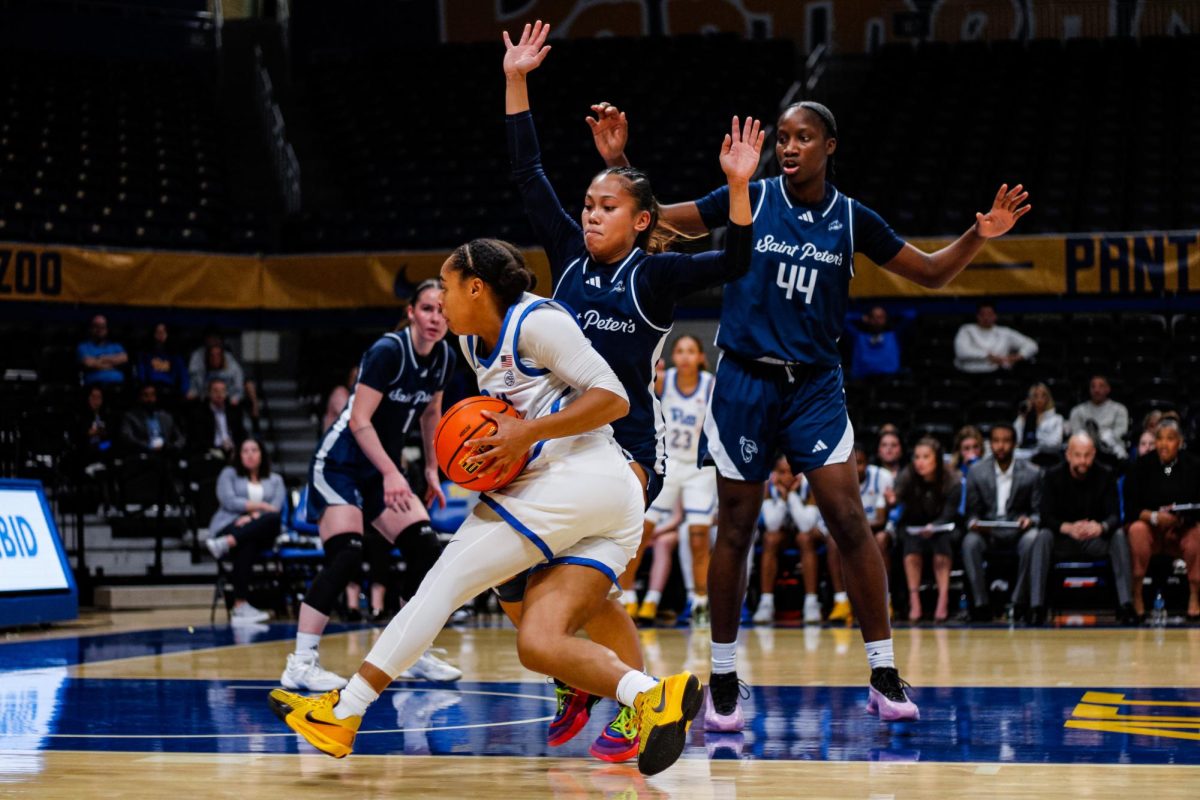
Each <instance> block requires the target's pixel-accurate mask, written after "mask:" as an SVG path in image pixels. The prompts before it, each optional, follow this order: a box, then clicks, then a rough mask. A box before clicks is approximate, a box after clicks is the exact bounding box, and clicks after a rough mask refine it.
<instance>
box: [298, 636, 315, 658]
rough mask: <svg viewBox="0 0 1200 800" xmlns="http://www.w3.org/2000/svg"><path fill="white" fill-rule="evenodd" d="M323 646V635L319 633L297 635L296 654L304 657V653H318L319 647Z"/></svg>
mask: <svg viewBox="0 0 1200 800" xmlns="http://www.w3.org/2000/svg"><path fill="white" fill-rule="evenodd" d="M320 644H321V634H319V633H297V634H296V652H297V653H298V654H301V655H303V654H304V653H308V652H312V653H315V652H317V647H318V646H319V645H320Z"/></svg>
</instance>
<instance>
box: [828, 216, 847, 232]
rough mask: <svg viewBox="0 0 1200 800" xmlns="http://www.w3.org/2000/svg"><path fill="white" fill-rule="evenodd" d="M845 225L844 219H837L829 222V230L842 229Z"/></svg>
mask: <svg viewBox="0 0 1200 800" xmlns="http://www.w3.org/2000/svg"><path fill="white" fill-rule="evenodd" d="M843 227H845V226H843V225H842V221H841V220H840V219H835V220H834V221H833V222H831V223H829V230H831V231H840V230H841V229H842V228H843Z"/></svg>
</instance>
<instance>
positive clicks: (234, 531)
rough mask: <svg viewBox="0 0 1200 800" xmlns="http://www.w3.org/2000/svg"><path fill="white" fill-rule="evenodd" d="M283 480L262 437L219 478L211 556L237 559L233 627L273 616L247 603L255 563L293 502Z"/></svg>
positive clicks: (245, 446)
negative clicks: (275, 470)
mask: <svg viewBox="0 0 1200 800" xmlns="http://www.w3.org/2000/svg"><path fill="white" fill-rule="evenodd" d="M286 496H287V489H286V488H284V485H283V478H281V477H279V475H277V474H275V473H273V472H271V459H270V456H269V455H268V454H267V451H266V448H264V447H263V446H262V443H261V442H259V441H258V440H257V439H246V440H245V441H244V442H242V446H241V447H240V448H239V449H238V452H237V455H236V456H235V457H234V458H233V459H232V462H231V465H230V466H228V467H225V469H223V470H222V471H221V474H220V476H219V477H218V478H217V501H218V502H219V503H220V507H219V508H218V509H217V512H216V513H215V514H213V518H212V521H211V522H209V524H208V531H209V536H210V538H209V539H208V541H207V542H206V544H207V545H208V552H210V553H212V556H213V558H215V559H217V560H220V559H222V558H225V557H226V556H230V558H231V560H232V561H233V580H232V583H233V611H232V612H230V615H229V621H230V622H232V623H233V624H235V625H237V624H252V623H256V622H262V621H264V620H266V619H267V618H268V617H269V616H270V615H269V614H268V613H267V612H265V611H260V610H259V609H257V608H255V607H254V606H252V605H250V603H249V601H247V599H246V597H247V589H248V586H249V583H250V570H251V568H252V567H253V565H254V561H255V559H257V558H258V557H259V554H260V553H261V552H262V551H263V550H266V549H269V548H270V547H271V546H272V545H273V544H274V543H275V538H276V537H277V536H279V531H280V523H281V520H282V514H283V504H284V503H285V502H287V500H286Z"/></svg>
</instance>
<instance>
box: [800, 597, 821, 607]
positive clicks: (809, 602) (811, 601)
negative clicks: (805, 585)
mask: <svg viewBox="0 0 1200 800" xmlns="http://www.w3.org/2000/svg"><path fill="white" fill-rule="evenodd" d="M804 605H805V606H819V605H821V598H819V597H817V596H816V595H815V594H806V595H804Z"/></svg>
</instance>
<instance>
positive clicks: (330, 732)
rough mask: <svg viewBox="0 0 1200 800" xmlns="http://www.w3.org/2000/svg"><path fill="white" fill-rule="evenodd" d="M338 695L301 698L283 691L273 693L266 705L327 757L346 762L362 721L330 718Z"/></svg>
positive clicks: (274, 690)
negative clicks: (345, 759) (344, 759)
mask: <svg viewBox="0 0 1200 800" xmlns="http://www.w3.org/2000/svg"><path fill="white" fill-rule="evenodd" d="M338 697H339V692H338V690H337V689H334V690H333V691H331V692H326V693H325V694H323V695H320V696H319V697H304V696H303V695H298V694H293V693H292V692H289V691H285V690H283V689H272V690H271V694H270V696H269V698H268V699H267V702H268V703H269V704H270V706H271V710H272V711H274V712H275V716H277V717H279V718H280V719H281V720H283V721H284V722H285V723H287V726H288V727H289V728H291V729H292V730H294V731H295V732H296V733H298V734H300V735H301V736H303V737H304V739H305V741H307V742H308V743H309V744H311V745H312V746H313V747H315V748H317V749H318V750H320V751H321V752H322V753H325V754H326V755H330V756H333V757H334V758H345V757H346V756H348V755H350V753H351V751H352V750H353V749H354V736H355V735H356V734H357V733H358V726H359V725H360V724H362V717H358V716H354V717H346V719H338V718H337V717H336V716H334V714H333V707H334V706H336V705H337V702H338Z"/></svg>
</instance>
